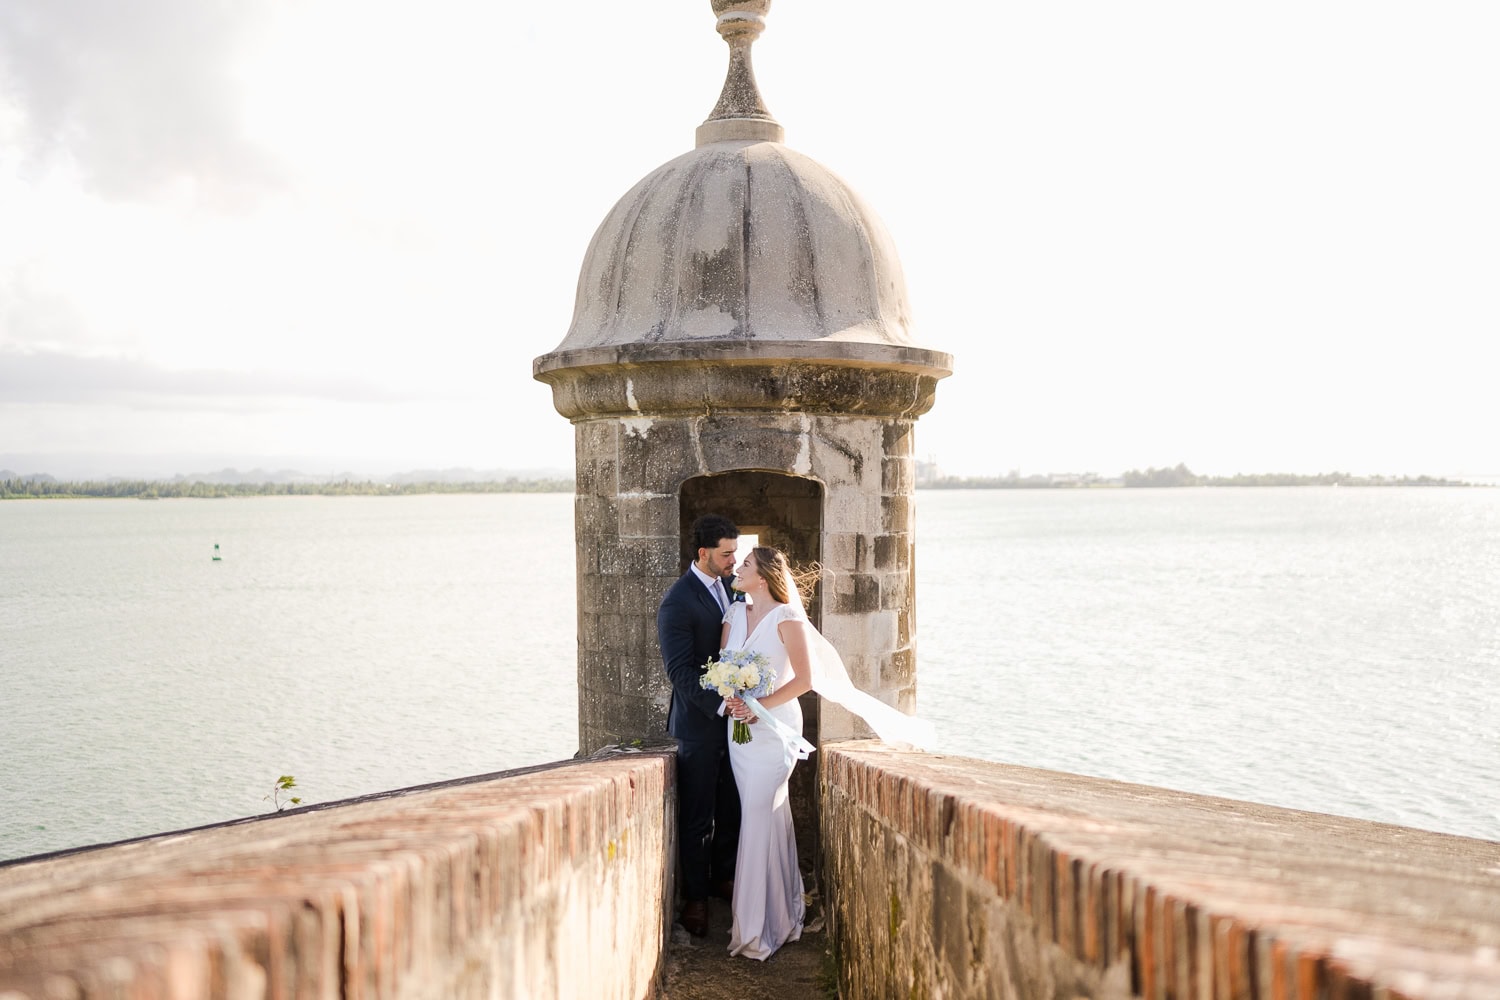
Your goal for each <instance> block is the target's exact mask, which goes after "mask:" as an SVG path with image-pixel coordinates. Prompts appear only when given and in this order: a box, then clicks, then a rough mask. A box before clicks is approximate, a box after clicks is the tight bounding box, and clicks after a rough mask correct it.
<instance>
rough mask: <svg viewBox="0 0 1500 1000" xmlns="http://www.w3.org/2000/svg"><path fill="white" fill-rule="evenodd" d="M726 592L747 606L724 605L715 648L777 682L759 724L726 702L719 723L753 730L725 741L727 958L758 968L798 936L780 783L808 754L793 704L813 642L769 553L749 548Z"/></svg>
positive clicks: (806, 686) (778, 557) (800, 907)
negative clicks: (758, 657) (731, 805)
mask: <svg viewBox="0 0 1500 1000" xmlns="http://www.w3.org/2000/svg"><path fill="white" fill-rule="evenodd" d="M734 587H735V589H736V590H740V591H743V592H744V593H745V594H746V596H748V597H749V598H750V601H751V602H753V603H751V604H750V605H749V606H747V605H746V604H744V603H743V602H737V603H735V604H731V605H730V606H729V612H728V613H727V614H726V615H725V616H724V630H723V634H722V637H721V641H720V646H721V647H722V648H724V649H728V650H739V649H748V650H752V651H754V652H757V653H761V654H762V655H764V656H765V658H766V660H767V661H769V664H770V667H769V669H770V671H771V673H772V675H773V676H774V677H775V678H776V682H775V690H774V691H772V692H771V693H770V694H768V695H766V696H765V697H763V698H760V699H759V700H758V701H757V702H756V705H757V709H758V711H759V712H760V716H759V717H757V716H756V714H755V712H753V711H752V710H751V709H750V707H749V706H748V705H747V704H746V703H745V702H744V701H741V700H740V699H738V698H730V699H727V702H728V705H729V709H730V711H729V713H728V714H730V715H732V716H733V717H734V718H736V719H742V720H745V721H757V722H760V723H762V724H760V725H756V726H755V727H754V728H753V730H752V738H751V740H750V742H748V743H736V742H734V741H733V740H730V741H729V763H730V765H731V766H732V767H733V768H734V780H735V784H736V785H738V786H739V791H740V843H739V853H738V855H737V857H736V859H735V866H734V899H733V903H732V906H733V910H734V925H733V927H732V928H731V929H730V932H729V953H730V954H731V955H743V956H745V957H746V958H755V959H760V960H762V961H764V960H765V959H767V958H770V957H771V955H772V953H774V952H775V951H776V949H777V948H780V947H781V946H782V945H783V944H786V943H787V942H788V941H795V940H797V939H798V938H799V937H801V936H802V919H803V916H804V912H805V910H804V904H803V899H802V872H801V871H800V870H799V869H798V867H797V838H796V836H795V835H794V834H793V832H792V807H791V803H790V801H788V798H787V782H788V780H789V779H790V778H791V776H792V768H793V767H794V766H795V765H796V763H797V761H798V760H805V759H806V758H807V754H808V752H809V751H810V750H811V749H812V748H811V745H810V744H808V743H806V742H805V741H803V740H802V739H801V736H802V706H801V705H799V704H798V703H797V696H798V695H800V694H803V693H805V692H807V691H810V690H812V666H811V663H810V660H809V651H810V649H811V643H810V634H815V633H813V628H812V626H811V625H810V624H809V623H808V620H807V612H806V611H804V610H803V608H802V601H801V600H800V598H798V599H796V600H793V595H794V594H795V590H796V585H795V583H794V582H793V581H792V574H791V569H790V567H789V566H788V565H787V561H786V557H785V556H784V555H782V554H781V553H780V552H779V551H777V550H776V549H772V548H767V547H764V546H761V547H757V548H755V549H752V550H751V551H750V553H749V555H747V556H745V561H744V562H743V563H742V564H741V565H740V568H739V570H738V572H737V573H736V574H735V580H734ZM772 720H775V721H774V722H772ZM730 724H731V725H732V723H730Z"/></svg>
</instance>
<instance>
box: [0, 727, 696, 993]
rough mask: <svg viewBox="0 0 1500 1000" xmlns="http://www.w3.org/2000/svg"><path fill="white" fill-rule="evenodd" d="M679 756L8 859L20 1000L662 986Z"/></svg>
mask: <svg viewBox="0 0 1500 1000" xmlns="http://www.w3.org/2000/svg"><path fill="white" fill-rule="evenodd" d="M673 775H674V769H673V767H672V758H671V755H670V754H653V753H645V754H633V755H629V756H625V757H618V758H614V759H606V760H596V761H586V762H578V763H576V764H567V765H555V766H549V767H545V768H532V769H527V770H524V771H518V772H510V773H507V774H500V775H487V776H483V777H481V778H476V779H466V780H462V781H456V782H447V783H443V784H441V785H436V786H426V787H424V788H419V789H411V790H407V791H403V792H392V793H386V794H384V795H381V796H373V797H370V798H367V799H363V800H356V801H353V802H350V803H346V804H334V805H330V806H327V807H318V808H312V809H302V810H297V811H294V812H288V813H281V814H275V815H272V816H268V817H264V818H262V819H259V820H249V821H241V822H238V823H233V824H226V825H223V826H219V827H213V828H207V829H202V830H196V831H189V832H186V833H178V834H165V835H162V836H160V837H154V838H149V839H145V840H140V841H134V842H131V843H127V844H123V845H119V846H115V847H109V848H103V849H98V850H91V851H82V852H77V853H73V854H68V855H63V856H58V857H54V858H49V859H44V860H38V861H33V862H21V863H13V864H8V865H0V996H3V997H5V998H6V1000H54V998H56V997H68V996H77V997H90V998H92V997H115V996H119V997H130V998H132V1000H189V998H192V1000H199V998H219V997H224V998H238V997H262V996H272V997H282V998H287V1000H296V998H304V997H305V998H322V997H334V996H346V997H352V996H366V997H374V996H380V997H391V998H403V997H421V998H435V997H464V996H514V997H522V996H526V997H531V996H535V997H542V996H590V997H593V996H598V997H619V998H621V1000H637V998H640V997H643V996H647V995H649V993H650V992H651V991H652V990H653V988H654V987H655V985H656V984H657V983H658V982H659V976H660V970H661V958H662V951H663V948H664V945H665V942H666V933H667V930H668V928H669V919H668V917H667V913H668V912H669V907H668V903H669V901H670V899H671V893H672V882H673V875H672V872H671V869H670V866H669V865H667V864H666V859H667V858H669V857H671V856H672V853H673V843H672V841H673V838H674V835H675V834H674V831H675V820H674V818H673V817H674V816H675V811H674V805H673V803H674V801H675V800H674V797H673V795H674V793H673V787H672V782H673Z"/></svg>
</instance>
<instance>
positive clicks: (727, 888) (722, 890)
mask: <svg viewBox="0 0 1500 1000" xmlns="http://www.w3.org/2000/svg"><path fill="white" fill-rule="evenodd" d="M714 895H715V896H718V897H719V898H720V899H727V900H729V901H731V902H733V901H734V879H732V878H726V879H721V880H720V881H718V882H715V883H714Z"/></svg>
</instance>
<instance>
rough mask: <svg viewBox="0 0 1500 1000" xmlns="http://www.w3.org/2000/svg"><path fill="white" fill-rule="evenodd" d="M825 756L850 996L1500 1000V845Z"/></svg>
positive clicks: (1048, 778)
mask: <svg viewBox="0 0 1500 1000" xmlns="http://www.w3.org/2000/svg"><path fill="white" fill-rule="evenodd" d="M820 756H822V758H823V759H822V761H821V764H820V775H821V783H822V791H823V803H824V813H823V817H822V823H823V842H824V864H825V880H826V884H827V886H828V891H829V894H830V897H831V907H830V910H831V913H832V922H833V926H832V928H831V933H832V936H833V937H834V939H835V948H836V949H838V950H839V952H840V957H841V967H842V969H841V975H842V976H843V977H844V983H843V986H844V990H845V994H844V995H846V996H881V995H884V996H893V995H902V996H905V995H926V996H933V997H938V996H1007V997H1008V996H1023V997H1052V996H1059V997H1064V996H1066V997H1071V996H1075V995H1076V996H1092V997H1130V996H1141V997H1149V998H1168V997H1171V998H1177V1000H1186V998H1204V1000H1225V998H1257V1000H1258V998H1268V1000H1269V998H1276V1000H1291V998H1297V1000H1303V998H1305V1000H1314V998H1339V997H1349V998H1363V997H1371V998H1391V1000H1394V998H1408V1000H1419V998H1432V1000H1437V998H1444V1000H1468V998H1473V1000H1479V998H1486V1000H1493V998H1495V997H1500V844H1496V843H1492V842H1490V841H1484V840H1473V839H1468V838H1463V837H1454V836H1447V835H1444V834H1438V833H1428V832H1425V831H1421V830H1414V829H1409V828H1405V827H1398V826H1390V825H1386V824H1380V823H1371V822H1364V821H1360V820H1353V819H1344V818H1340V817H1336V816H1327V815H1321V814H1316V813H1307V812H1299V811H1295V810H1289V809H1279V808H1275V807H1271V806H1261V805H1254V804H1250V803H1245V802H1235V801H1231V800H1226V799H1218V798H1211V797H1207V796H1198V795H1190V794H1187V793H1181V792H1174V791H1169V790H1166V789H1160V788H1149V787H1145V786H1139V785H1129V784H1124V783H1120V782H1112V781H1104V780H1100V779H1091V778H1084V777H1079V776H1075V775H1068V774H1060V773H1054V772H1047V771H1038V770H1031V769H1027V768H1020V767H1011V766H1006V765H1001V764H991V763H987V762H983V761H976V760H969V759H965V758H956V757H943V756H937V755H930V754H921V753H900V752H896V751H893V750H891V749H889V748H886V747H884V745H882V744H879V743H875V742H853V743H839V744H825V745H824V746H823V747H822V748H821V753H820ZM877 956H878V958H877Z"/></svg>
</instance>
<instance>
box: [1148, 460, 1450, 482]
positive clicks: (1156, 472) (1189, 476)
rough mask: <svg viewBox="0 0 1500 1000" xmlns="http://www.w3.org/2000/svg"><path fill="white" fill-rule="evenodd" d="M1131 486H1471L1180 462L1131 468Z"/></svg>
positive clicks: (1434, 479) (1425, 479) (1431, 479)
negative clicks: (1225, 469) (1196, 467)
mask: <svg viewBox="0 0 1500 1000" xmlns="http://www.w3.org/2000/svg"><path fill="white" fill-rule="evenodd" d="M1120 478H1121V480H1122V485H1124V486H1127V487H1130V486H1468V485H1470V484H1468V483H1464V482H1459V481H1457V480H1452V479H1440V478H1438V477H1436V476H1356V475H1353V474H1351V473H1348V472H1320V473H1318V474H1316V475H1311V476H1301V475H1296V474H1294V473H1290V472H1260V473H1250V474H1247V473H1243V472H1241V473H1236V474H1235V475H1233V476H1200V475H1198V474H1197V473H1195V472H1193V470H1192V469H1189V468H1188V467H1187V466H1186V465H1183V464H1182V463H1180V462H1179V463H1178V464H1177V465H1176V466H1174V467H1173V468H1170V469H1150V468H1148V469H1146V471H1144V472H1142V471H1141V470H1140V469H1131V470H1130V471H1129V472H1127V473H1125V474H1124V475H1122V476H1121V477H1120Z"/></svg>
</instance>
